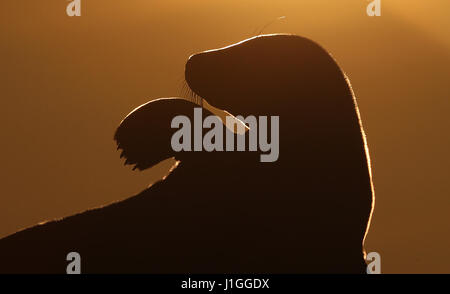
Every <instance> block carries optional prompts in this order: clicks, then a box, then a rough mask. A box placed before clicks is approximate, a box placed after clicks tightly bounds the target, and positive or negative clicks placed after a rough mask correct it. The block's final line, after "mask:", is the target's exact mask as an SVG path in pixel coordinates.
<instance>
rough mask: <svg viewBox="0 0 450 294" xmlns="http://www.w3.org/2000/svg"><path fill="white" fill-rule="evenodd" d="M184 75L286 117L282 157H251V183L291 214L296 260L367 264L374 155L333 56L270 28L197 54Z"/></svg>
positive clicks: (209, 93)
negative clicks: (262, 160)
mask: <svg viewBox="0 0 450 294" xmlns="http://www.w3.org/2000/svg"><path fill="white" fill-rule="evenodd" d="M185 75H186V81H187V82H188V85H189V86H190V88H191V89H192V90H193V91H194V92H195V93H196V94H197V95H199V96H201V97H203V98H205V99H207V100H208V101H209V102H210V103H211V104H212V105H214V106H216V107H219V108H223V109H226V110H228V111H230V112H231V113H233V114H234V115H238V114H241V115H243V116H246V115H250V114H252V115H278V116H279V117H280V158H279V160H278V161H276V162H274V163H270V164H260V163H256V162H255V163H254V164H253V166H252V168H251V170H252V176H251V177H250V179H249V180H248V182H247V185H246V187H247V188H248V189H247V190H246V193H247V195H248V194H251V193H257V194H263V195H270V196H271V197H273V209H274V210H275V209H279V210H278V213H277V214H276V215H277V217H279V218H283V217H285V218H286V217H289V218H291V221H292V223H286V224H285V225H286V226H289V228H290V229H289V230H287V231H286V234H291V235H293V237H292V240H291V241H292V244H290V245H289V246H288V248H290V249H291V250H289V249H287V250H285V251H284V253H285V254H288V255H291V256H292V260H291V261H292V263H296V264H299V265H300V264H302V265H306V264H308V265H307V266H305V268H303V267H302V266H300V267H302V271H303V270H305V269H306V268H308V266H309V268H310V269H311V271H322V270H323V271H325V272H326V271H331V272H364V268H365V263H364V255H363V249H362V243H363V239H364V238H365V234H366V231H367V229H368V225H369V223H370V217H371V213H372V208H373V199H374V192H373V187H372V181H371V170H370V159H369V154H368V149H367V144H366V140H365V135H364V131H363V128H362V124H361V120H360V116H359V111H358V107H357V103H356V99H355V96H354V94H353V92H352V88H351V86H350V83H349V80H348V78H347V77H346V75H345V74H344V72H343V71H342V70H341V69H340V68H339V66H338V64H337V63H336V61H335V60H334V59H333V58H332V56H331V55H330V54H329V53H328V52H327V51H326V50H324V49H323V48H322V47H321V46H319V45H318V44H316V43H315V42H313V41H311V40H309V39H306V38H303V37H300V36H295V35H288V34H277V35H264V36H258V37H254V38H250V39H248V40H244V41H242V42H239V43H236V44H234V45H231V46H227V47H224V48H220V49H217V50H209V51H205V52H201V53H198V54H195V55H193V56H191V57H190V58H189V60H188V62H187V64H186V74H185ZM280 226H282V225H281V224H280ZM294 236H295V237H294ZM294 244H295V245H294ZM290 246H292V247H290ZM299 251H303V252H302V253H300V252H299ZM305 255H308V256H309V257H311V258H309V257H306V259H307V261H305Z"/></svg>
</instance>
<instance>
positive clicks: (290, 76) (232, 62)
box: [185, 34, 354, 123]
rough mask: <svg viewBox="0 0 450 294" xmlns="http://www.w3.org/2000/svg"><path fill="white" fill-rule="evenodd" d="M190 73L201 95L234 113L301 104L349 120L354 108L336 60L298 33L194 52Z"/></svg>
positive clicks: (311, 110) (192, 85)
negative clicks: (297, 34)
mask: <svg viewBox="0 0 450 294" xmlns="http://www.w3.org/2000/svg"><path fill="white" fill-rule="evenodd" d="M185 78H186V81H187V83H188V85H189V87H190V88H191V89H192V90H193V91H194V92H195V93H196V94H197V95H199V96H201V97H203V98H205V99H206V100H207V101H208V102H209V103H211V104H212V105H214V106H216V107H219V108H222V109H226V110H228V111H230V112H231V113H233V114H242V115H247V114H255V115H258V114H263V115H267V114H268V113H269V112H270V113H277V112H280V111H282V110H283V109H290V110H293V111H295V110H296V109H299V107H301V108H302V109H304V110H307V112H308V113H309V114H310V115H314V116H316V117H319V116H322V117H326V118H327V120H326V121H328V122H329V121H334V122H333V123H336V122H339V121H342V120H343V119H344V120H345V121H347V120H348V119H347V118H346V117H345V116H342V112H341V110H342V109H344V111H346V112H348V110H349V109H348V108H349V107H350V111H352V110H354V103H353V97H352V93H351V89H350V86H349V84H348V82H347V80H346V78H345V75H344V74H343V73H342V71H341V70H340V68H339V66H338V65H337V63H336V62H335V60H334V59H333V58H332V57H331V55H330V54H329V53H328V52H327V51H326V50H324V49H323V48H322V47H321V46H319V45H318V44H317V43H315V42H313V41H311V40H309V39H307V38H304V37H300V36H296V35H287V34H279V35H263V36H258V37H254V38H250V39H247V40H244V41H242V42H239V43H236V44H234V45H231V46H228V47H224V48H220V49H215V50H208V51H204V52H201V53H198V54H194V55H192V56H191V57H190V58H189V60H188V62H187V63H186V68H185ZM343 96H346V99H343V98H342V97H343ZM319 110H320V111H319ZM305 115H307V113H306V111H305V113H302V116H303V117H304V116H305Z"/></svg>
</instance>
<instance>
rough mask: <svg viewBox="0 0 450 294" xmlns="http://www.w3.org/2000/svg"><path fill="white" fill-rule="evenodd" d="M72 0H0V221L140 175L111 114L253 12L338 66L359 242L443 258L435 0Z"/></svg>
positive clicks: (174, 84) (445, 104)
mask: <svg viewBox="0 0 450 294" xmlns="http://www.w3.org/2000/svg"><path fill="white" fill-rule="evenodd" d="M81 1H82V16H80V17H73V18H70V17H68V16H67V15H66V12H65V9H66V5H67V3H68V2H67V1H63V0H44V1H2V3H1V4H0V38H1V40H0V41H1V44H2V45H1V46H0V56H1V60H2V62H1V66H0V76H1V77H2V79H1V81H0V89H1V97H2V99H1V100H0V101H1V102H0V103H1V106H2V107H1V108H2V109H3V112H2V117H1V131H2V144H1V146H0V151H1V153H2V155H3V156H2V169H1V171H0V173H1V177H0V179H1V180H0V181H1V187H2V191H1V194H0V214H1V216H2V222H1V223H0V237H4V236H7V235H9V234H11V233H13V232H15V231H17V230H19V229H22V228H25V227H28V226H31V225H34V224H37V223H39V222H42V221H45V220H49V219H54V218H60V217H64V216H68V215H71V214H74V213H77V212H80V211H83V210H86V209H89V208H92V207H97V206H101V205H105V204H108V203H111V202H113V201H117V200H120V199H124V198H126V197H128V196H130V195H132V194H135V193H137V192H139V191H141V190H142V189H144V188H145V187H146V186H147V185H148V184H149V183H150V182H152V181H153V179H155V178H156V177H157V174H158V171H154V170H153V171H149V172H144V173H139V172H133V171H131V169H130V168H127V167H124V166H123V164H122V161H121V160H120V159H119V154H118V152H117V151H116V148H115V144H114V142H113V134H114V130H115V128H116V127H117V125H118V124H119V123H120V121H121V119H122V118H123V117H124V116H125V115H126V114H127V113H128V112H129V111H130V110H132V109H134V108H135V107H136V106H138V105H140V104H142V103H145V102H147V101H149V100H151V99H155V98H160V97H170V96H179V95H181V93H182V92H181V87H182V81H183V78H184V77H183V74H184V64H185V62H186V60H187V58H188V57H189V56H190V55H191V54H193V53H196V52H199V51H202V50H207V49H214V48H218V47H223V46H226V45H230V44H232V43H234V42H238V41H241V40H243V39H245V38H249V37H251V36H254V35H255V34H258V33H259V32H260V31H261V30H262V29H263V28H265V29H264V31H263V33H293V34H298V35H302V36H306V37H308V38H311V39H313V40H315V41H316V42H318V43H320V44H321V45H322V46H324V47H325V48H326V49H327V50H329V51H330V52H331V54H332V55H333V56H334V58H335V59H336V60H337V62H338V63H339V64H340V66H341V67H342V68H343V70H344V71H345V72H346V74H347V75H348V77H349V78H350V81H351V83H352V86H353V90H354V91H355V94H356V96H357V99H358V104H359V107H360V111H361V115H362V121H363V124H364V127H365V131H366V134H367V139H368V144H369V148H370V152H371V157H372V167H373V175H374V185H375V191H376V207H375V213H374V217H373V221H372V227H371V228H370V231H369V234H368V237H367V242H366V250H367V251H368V252H370V251H376V252H379V253H380V254H381V258H382V271H383V272H385V273H448V272H450V254H448V253H447V251H448V248H450V219H449V216H448V209H449V207H450V198H449V195H450V184H449V183H450V181H449V180H448V176H449V171H448V166H449V165H450V156H449V155H448V150H449V149H450V139H449V136H448V127H449V126H450V118H449V115H448V113H449V110H450V109H449V108H450V100H449V97H450V90H449V76H450V74H449V73H450V70H449V68H450V53H449V52H450V50H449V49H450V34H449V33H450V18H449V17H448V12H449V9H450V2H449V1H447V0H431V1H419V0H409V1H406V0H384V1H383V0H382V9H381V12H382V15H381V16H380V17H368V16H367V14H366V6H367V4H368V3H369V2H368V1H366V0H347V1H334V0H330V1H325V0H276V1H275V0H274V1H261V0H217V1H210V0H165V1H156V0H155V1H153V0H148V1H144V0H128V1H106V0H96V1H90V0H81ZM344 2H345V4H344ZM281 16H285V18H283V19H280V20H276V19H277V18H279V17H281ZM274 20H275V21H274ZM271 22H272V23H271ZM269 23H271V24H270V25H268V24H269ZM281 120H282V118H281ZM281 123H282V122H281ZM282 152H283V151H282V149H281V150H280V153H282ZM161 170H162V169H161ZM299 197H301V195H299ZM339 197H345V195H339ZM330 242H336V241H335V240H330Z"/></svg>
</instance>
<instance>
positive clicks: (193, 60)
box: [184, 54, 198, 91]
mask: <svg viewBox="0 0 450 294" xmlns="http://www.w3.org/2000/svg"><path fill="white" fill-rule="evenodd" d="M197 60H198V54H193V55H191V56H189V58H188V60H187V62H186V66H185V68H184V79H185V80H186V82H187V84H188V85H189V87H190V88H191V89H192V90H193V91H195V90H194V88H195V82H194V81H195V80H196V78H195V73H196V72H197V73H198V71H196V70H195V65H196V64H197Z"/></svg>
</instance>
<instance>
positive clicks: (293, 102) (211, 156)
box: [0, 35, 373, 273]
mask: <svg viewBox="0 0 450 294" xmlns="http://www.w3.org/2000/svg"><path fill="white" fill-rule="evenodd" d="M186 81H187V83H188V85H189V86H190V88H191V89H192V90H193V91H194V92H195V93H196V94H197V95H199V96H201V97H203V98H205V99H206V100H207V101H208V102H209V103H211V104H212V105H214V106H217V107H220V108H223V109H226V110H228V111H230V112H231V113H233V114H235V115H238V114H241V115H243V116H244V117H245V116H247V115H267V116H271V115H278V116H279V117H280V157H279V159H278V161H275V162H272V163H262V162H260V161H259V155H260V154H259V152H248V151H245V152H205V151H203V152H173V151H172V149H171V146H170V138H171V135H172V134H173V132H174V130H172V129H170V122H171V120H172V118H173V117H174V116H176V115H179V114H182V115H185V116H188V117H190V118H191V121H193V120H194V119H193V109H194V107H198V106H197V105H195V104H194V103H191V102H189V101H185V100H181V99H161V100H157V101H153V102H150V103H147V104H145V105H143V106H142V107H140V108H138V109H136V110H135V111H133V112H132V113H131V114H130V115H129V116H128V117H127V118H125V119H124V121H123V122H122V123H121V125H120V126H119V128H118V130H117V132H116V136H115V139H116V140H117V142H118V147H119V148H120V149H122V155H123V156H124V157H125V158H126V163H128V164H132V165H134V167H135V168H138V169H146V168H148V167H151V166H152V165H153V164H155V163H157V162H159V161H161V160H163V159H166V158H168V157H172V156H175V158H176V159H177V160H179V161H180V163H179V165H178V167H176V168H175V167H174V170H173V171H172V172H171V174H170V175H169V176H167V178H166V179H165V180H164V181H161V182H158V183H156V184H155V185H153V186H152V187H151V188H149V189H147V190H145V191H143V192H142V193H140V194H138V195H136V196H135V197H132V198H129V199H127V200H125V201H122V202H119V203H115V204H112V205H109V206H107V207H104V208H101V209H96V210H91V211H86V212H84V213H82V214H79V215H75V216H71V217H68V218H66V219H64V220H62V221H54V222H50V223H47V224H45V225H41V226H36V227H33V228H30V229H27V230H24V231H21V232H18V233H16V234H14V235H11V236H9V237H7V238H4V239H2V240H1V241H0V260H1V262H0V272H65V269H66V265H67V263H68V262H66V261H65V256H66V254H67V253H68V252H70V251H77V252H79V253H80V254H81V257H82V272H84V273H99V272H101V273H133V272H134V273H141V272H142V273H145V272H148V273H208V272H211V273H364V272H365V262H364V257H363V246H362V243H363V239H364V236H365V232H366V229H367V227H368V223H369V220H370V215H371V210H372V195H373V191H372V185H371V176H370V167H369V165H368V158H367V155H366V148H365V141H364V135H363V132H362V128H361V125H360V121H359V117H358V111H357V106H356V102H355V99H354V97H353V94H352V91H351V88H350V85H349V83H348V81H347V80H346V77H345V75H344V74H343V72H342V71H341V70H340V68H339V66H338V65H337V64H336V62H335V61H334V60H333V58H332V57H331V56H330V55H329V54H328V53H327V52H326V51H325V50H324V49H322V48H321V47H320V46H318V45H317V44H315V43H314V42H312V41H310V40H308V39H305V38H302V37H298V36H293V35H267V36H260V37H256V38H252V39H249V40H246V41H244V42H241V43H238V44H236V45H233V46H230V47H227V48H223V49H219V50H214V51H207V52H204V53H199V54H196V55H193V56H191V57H190V58H189V60H188V62H187V64H186ZM203 112H204V116H206V115H209V114H210V113H208V112H207V111H206V110H204V111H203Z"/></svg>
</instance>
